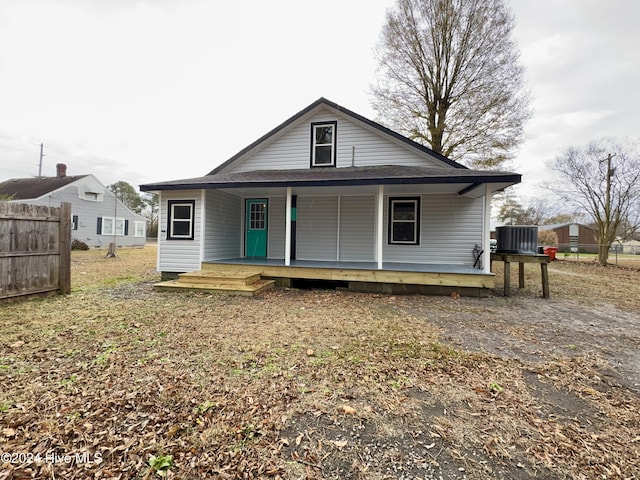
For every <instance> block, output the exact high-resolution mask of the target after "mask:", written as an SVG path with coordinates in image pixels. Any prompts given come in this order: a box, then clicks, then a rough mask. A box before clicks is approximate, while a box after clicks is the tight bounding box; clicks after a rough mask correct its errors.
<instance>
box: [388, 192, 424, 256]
mask: <svg viewBox="0 0 640 480" xmlns="http://www.w3.org/2000/svg"><path fill="white" fill-rule="evenodd" d="M389 243H390V244H400V245H419V244H420V197H397V198H389Z"/></svg>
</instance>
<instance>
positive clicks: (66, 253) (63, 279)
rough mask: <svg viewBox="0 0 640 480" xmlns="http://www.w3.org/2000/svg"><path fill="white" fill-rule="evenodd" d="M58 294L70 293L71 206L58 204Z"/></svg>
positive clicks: (64, 203)
mask: <svg viewBox="0 0 640 480" xmlns="http://www.w3.org/2000/svg"><path fill="white" fill-rule="evenodd" d="M59 238H60V247H59V248H60V293H61V294H63V295H68V294H69V293H71V204H70V203H68V202H63V203H61V204H60V237H59Z"/></svg>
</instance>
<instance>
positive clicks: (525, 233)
mask: <svg viewBox="0 0 640 480" xmlns="http://www.w3.org/2000/svg"><path fill="white" fill-rule="evenodd" d="M496 240H497V241H498V245H497V248H496V253H519V254H523V255H535V254H536V253H537V252H538V227H536V226H530V225H504V226H502V227H496Z"/></svg>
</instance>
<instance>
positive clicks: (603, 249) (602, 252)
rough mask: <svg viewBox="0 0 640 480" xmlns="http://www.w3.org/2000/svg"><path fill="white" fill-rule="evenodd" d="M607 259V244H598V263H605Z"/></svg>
mask: <svg viewBox="0 0 640 480" xmlns="http://www.w3.org/2000/svg"><path fill="white" fill-rule="evenodd" d="M608 260H609V245H602V244H599V245H598V263H599V264H600V265H603V266H605V265H607V263H608Z"/></svg>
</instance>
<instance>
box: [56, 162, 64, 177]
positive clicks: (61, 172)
mask: <svg viewBox="0 0 640 480" xmlns="http://www.w3.org/2000/svg"><path fill="white" fill-rule="evenodd" d="M66 176H67V166H66V165H65V164H64V163H57V164H56V177H58V178H62V177H66Z"/></svg>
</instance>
